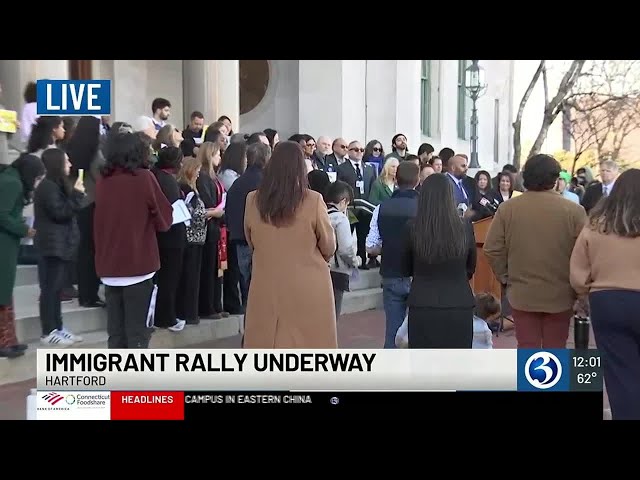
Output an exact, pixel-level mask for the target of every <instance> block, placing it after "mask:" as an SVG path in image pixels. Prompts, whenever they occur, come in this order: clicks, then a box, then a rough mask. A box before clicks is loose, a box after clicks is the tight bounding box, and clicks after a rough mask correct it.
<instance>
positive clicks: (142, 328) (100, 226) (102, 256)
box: [93, 133, 173, 348]
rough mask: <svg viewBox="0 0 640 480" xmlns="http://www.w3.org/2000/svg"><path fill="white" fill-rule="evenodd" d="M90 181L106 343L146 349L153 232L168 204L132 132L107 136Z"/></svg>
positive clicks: (162, 226)
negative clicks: (104, 151) (97, 174)
mask: <svg viewBox="0 0 640 480" xmlns="http://www.w3.org/2000/svg"><path fill="white" fill-rule="evenodd" d="M107 152H108V153H107V157H106V163H105V166H104V168H103V169H102V172H101V175H100V178H98V181H97V183H96V209H95V214H94V222H93V227H94V233H95V237H94V242H95V249H96V272H97V274H98V277H99V278H100V279H101V280H102V283H104V284H105V294H106V300H107V331H108V333H109V339H108V347H109V348H149V341H150V340H151V334H152V332H153V320H154V314H155V294H156V289H155V286H154V284H153V277H154V276H155V275H156V272H157V271H158V270H160V254H159V252H158V241H157V238H156V234H157V232H166V231H167V230H169V228H170V227H171V224H172V223H173V209H172V207H171V204H170V203H169V201H168V200H167V199H166V197H165V196H164V194H163V193H162V190H161V189H160V185H158V181H157V180H156V177H155V176H154V175H153V174H152V173H151V172H150V171H149V169H148V165H149V157H150V156H151V150H150V148H149V144H147V143H145V142H144V140H143V139H142V138H141V137H140V136H139V135H136V134H134V133H117V134H115V135H114V136H112V137H111V138H110V139H109V142H108V144H107Z"/></svg>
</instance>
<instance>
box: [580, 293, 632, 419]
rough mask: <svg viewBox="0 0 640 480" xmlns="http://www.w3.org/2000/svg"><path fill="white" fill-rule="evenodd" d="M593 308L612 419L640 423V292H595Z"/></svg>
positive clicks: (594, 332)
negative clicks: (639, 421) (638, 421)
mask: <svg viewBox="0 0 640 480" xmlns="http://www.w3.org/2000/svg"><path fill="white" fill-rule="evenodd" d="M589 305H590V307H591V322H592V325H593V334H594V336H595V341H596V344H597V345H598V349H599V350H600V353H601V354H602V368H603V371H604V382H605V384H606V387H607V394H608V396H609V404H610V405H611V417H612V418H613V420H640V316H639V314H638V312H640V292H635V291H622V290H604V291H599V292H593V293H591V294H590V295H589Z"/></svg>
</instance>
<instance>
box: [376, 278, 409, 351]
mask: <svg viewBox="0 0 640 480" xmlns="http://www.w3.org/2000/svg"><path fill="white" fill-rule="evenodd" d="M410 290H411V277H395V278H383V279H382V302H383V304H384V314H385V317H386V326H385V335H384V348H396V332H397V331H398V329H399V328H400V325H402V322H404V317H405V316H406V314H407V300H408V299H409V291H410Z"/></svg>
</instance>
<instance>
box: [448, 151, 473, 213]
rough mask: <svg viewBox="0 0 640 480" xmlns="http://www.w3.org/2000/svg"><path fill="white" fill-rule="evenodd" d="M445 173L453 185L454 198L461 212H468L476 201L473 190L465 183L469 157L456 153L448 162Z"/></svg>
mask: <svg viewBox="0 0 640 480" xmlns="http://www.w3.org/2000/svg"><path fill="white" fill-rule="evenodd" d="M446 168H447V172H446V173H445V175H446V176H447V178H448V179H449V180H450V181H451V184H452V185H453V199H454V201H455V203H456V206H457V207H458V210H459V211H461V213H464V212H466V211H467V210H468V209H469V208H470V207H471V205H472V204H473V201H474V193H475V192H473V191H469V186H468V185H465V182H464V178H465V177H466V175H467V168H468V167H467V159H466V158H465V157H464V156H462V155H454V156H453V157H451V158H450V159H449V161H448V162H447V166H446Z"/></svg>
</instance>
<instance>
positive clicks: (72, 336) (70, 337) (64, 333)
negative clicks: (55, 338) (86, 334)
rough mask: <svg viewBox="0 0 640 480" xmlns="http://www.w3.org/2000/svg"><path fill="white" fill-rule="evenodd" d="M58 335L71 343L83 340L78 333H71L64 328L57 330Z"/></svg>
mask: <svg viewBox="0 0 640 480" xmlns="http://www.w3.org/2000/svg"><path fill="white" fill-rule="evenodd" d="M58 335H60V336H61V337H63V338H66V339H67V340H71V341H72V342H73V343H79V342H82V341H83V340H84V339H83V338H82V337H81V336H80V335H75V334H73V333H71V332H70V331H69V330H66V329H64V328H63V329H62V330H58Z"/></svg>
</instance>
